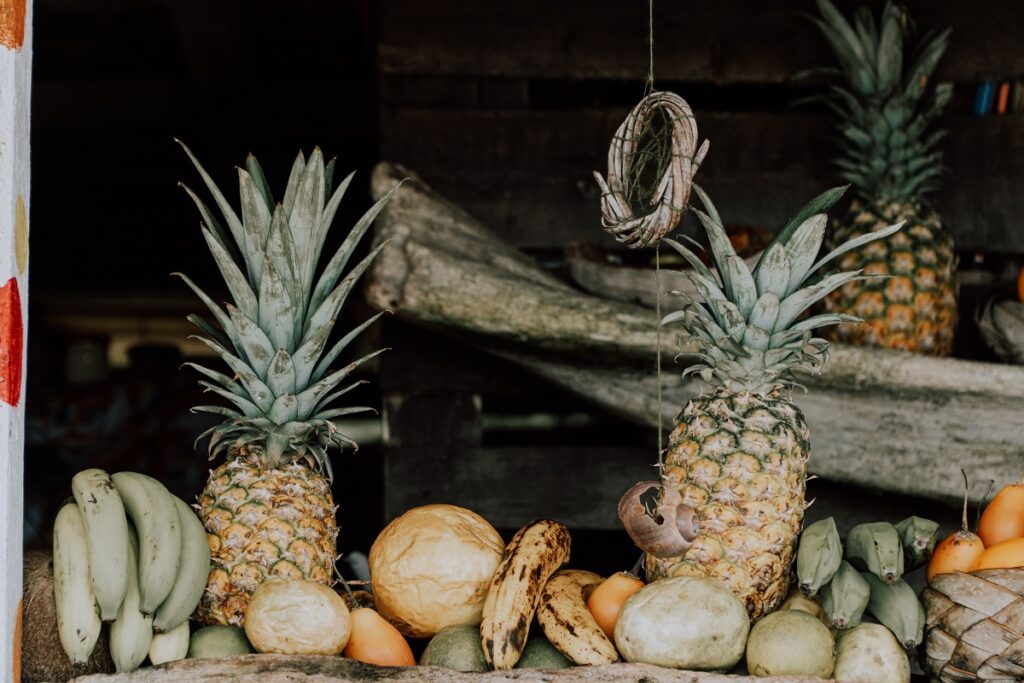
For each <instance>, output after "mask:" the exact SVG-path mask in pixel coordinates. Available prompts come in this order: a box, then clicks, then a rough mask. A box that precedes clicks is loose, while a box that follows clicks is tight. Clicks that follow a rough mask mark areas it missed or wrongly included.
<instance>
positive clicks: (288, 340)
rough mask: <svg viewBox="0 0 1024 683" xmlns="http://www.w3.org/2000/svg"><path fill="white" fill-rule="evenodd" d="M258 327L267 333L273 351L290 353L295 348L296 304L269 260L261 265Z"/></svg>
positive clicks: (275, 267)
mask: <svg viewBox="0 0 1024 683" xmlns="http://www.w3.org/2000/svg"><path fill="white" fill-rule="evenodd" d="M259 310H260V312H259V326H260V327H262V328H263V329H264V330H266V331H267V335H268V336H269V337H270V340H271V343H272V344H273V346H274V348H275V349H285V350H287V351H292V350H293V349H294V348H295V346H294V344H295V321H294V319H293V318H292V316H293V315H298V311H296V304H293V303H292V301H291V299H290V298H289V296H288V289H287V287H286V286H285V283H284V279H283V278H282V277H281V274H280V272H279V271H278V270H277V266H276V265H275V264H274V262H273V261H271V260H270V258H269V257H268V258H266V260H265V261H264V264H263V283H262V285H261V286H260V306H259Z"/></svg>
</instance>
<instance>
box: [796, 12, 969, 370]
mask: <svg viewBox="0 0 1024 683" xmlns="http://www.w3.org/2000/svg"><path fill="white" fill-rule="evenodd" d="M817 3H818V9H819V10H820V12H821V18H817V17H813V21H814V22H815V23H816V24H817V25H818V27H819V28H820V29H821V32H822V33H823V34H824V35H825V38H826V39H827V40H828V43H829V45H830V46H831V47H832V49H833V51H834V52H835V54H836V57H837V59H838V61H839V66H840V68H839V69H829V70H827V71H828V72H830V73H832V74H833V75H835V76H837V77H840V78H841V80H842V81H843V83H842V84H841V85H832V86H831V87H830V88H829V90H828V92H827V93H826V94H825V95H824V97H823V99H824V101H825V102H826V103H827V104H828V105H829V107H830V108H831V109H832V110H833V111H834V112H835V113H836V115H837V117H838V120H839V130H840V132H841V133H842V149H841V150H840V153H839V156H838V158H837V159H836V164H837V165H838V166H839V169H840V175H841V176H842V177H843V178H845V179H846V180H848V181H849V182H850V183H851V184H852V185H853V188H854V190H855V192H856V194H857V198H856V199H855V201H854V202H853V203H852V205H851V206H850V209H849V211H848V212H847V214H846V216H845V217H844V218H843V219H842V220H840V221H837V223H836V227H835V232H834V235H833V240H834V242H835V243H842V242H844V241H845V240H847V239H850V238H852V237H856V236H857V235H861V234H864V233H865V232H870V231H872V230H876V229H878V228H879V227H880V226H883V225H888V224H889V223H893V222H895V221H899V220H902V221H906V223H907V225H906V227H905V228H904V229H903V230H901V231H900V232H899V233H898V234H896V235H893V236H892V237H891V238H889V239H888V240H885V241H878V242H874V243H872V244H869V245H866V246H865V247H863V248H862V249H858V250H855V251H852V252H850V253H848V254H847V255H846V256H845V257H844V258H843V260H842V261H841V262H840V263H839V267H840V268H842V269H844V270H851V269H863V270H864V272H865V273H868V274H872V275H888V276H889V277H888V278H885V279H873V280H870V281H866V282H857V283H850V284H848V285H847V286H845V287H842V288H840V289H838V290H836V291H835V292H834V293H833V294H831V295H830V296H829V297H827V298H826V299H825V308H826V310H829V311H834V312H845V313H851V314H853V315H856V316H857V317H859V318H861V319H863V320H864V321H865V324H861V325H842V326H840V327H839V328H837V329H836V330H835V333H834V338H835V339H836V340H838V341H844V342H848V343H851V344H858V345H867V346H878V347H884V348H890V349H901V350H906V351H916V352H920V353H926V354H931V355H937V356H945V355H949V354H950V353H951V352H952V349H953V332H954V330H955V328H956V322H957V309H956V293H955V289H956V283H955V278H956V273H955V270H956V261H955V255H954V251H953V237H952V235H951V234H950V233H949V232H948V231H947V230H946V229H945V228H944V227H943V225H942V221H941V219H940V217H939V216H938V214H936V213H935V211H933V210H932V209H931V208H930V207H929V206H928V204H927V203H926V202H925V201H924V195H925V194H927V193H928V192H929V191H931V190H934V189H935V188H936V187H937V183H938V179H939V177H940V175H941V174H942V152H941V150H940V149H939V144H940V142H941V140H942V138H943V137H944V135H945V131H942V130H930V124H931V123H932V122H933V121H934V119H935V118H936V117H938V116H939V115H940V114H941V113H942V110H943V109H944V108H945V106H946V104H947V103H948V102H949V100H950V98H951V97H952V86H950V85H948V84H940V85H937V86H934V87H932V85H931V83H930V78H931V74H932V71H933V70H934V69H935V66H936V64H938V62H939V59H940V58H941V57H942V53H943V52H944V51H945V49H946V47H947V45H948V43H949V33H950V31H949V29H946V30H945V31H941V32H939V33H929V34H927V35H925V36H923V37H922V38H921V40H920V41H919V42H918V44H917V46H916V47H915V49H914V50H913V52H912V53H911V54H909V55H907V60H906V62H905V61H904V39H905V35H906V34H908V33H909V31H908V21H907V16H906V14H905V13H904V12H903V11H902V10H901V9H900V8H899V7H898V6H897V5H895V4H893V3H892V2H891V1H887V2H886V3H885V7H884V8H883V10H882V16H881V22H880V24H879V25H878V26H876V24H875V21H874V18H873V17H872V15H871V12H870V11H869V10H868V9H867V8H864V7H862V8H860V9H858V10H857V12H856V14H855V15H854V21H853V24H852V25H851V24H850V23H849V22H848V21H847V20H846V19H845V18H844V17H843V15H842V14H841V13H840V12H839V11H838V10H837V9H836V8H835V6H834V5H833V4H832V3H831V2H830V1H829V0H817Z"/></svg>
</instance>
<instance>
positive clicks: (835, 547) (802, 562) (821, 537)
mask: <svg viewBox="0 0 1024 683" xmlns="http://www.w3.org/2000/svg"><path fill="white" fill-rule="evenodd" d="M842 561H843V542H842V541H841V540H840V539H839V530H838V529H836V522H835V520H834V519H832V518H831V517H827V518H825V519H822V520H820V521H817V522H815V523H814V524H811V525H810V526H808V527H807V528H806V529H804V531H803V533H802V534H800V548H799V549H798V550H797V553H796V577H797V581H798V582H799V586H800V592H801V593H803V594H804V595H814V594H815V593H817V592H818V589H819V588H821V587H822V586H824V585H825V584H826V583H828V581H829V579H831V578H832V575H833V574H835V573H836V570H837V569H839V563H840V562H842Z"/></svg>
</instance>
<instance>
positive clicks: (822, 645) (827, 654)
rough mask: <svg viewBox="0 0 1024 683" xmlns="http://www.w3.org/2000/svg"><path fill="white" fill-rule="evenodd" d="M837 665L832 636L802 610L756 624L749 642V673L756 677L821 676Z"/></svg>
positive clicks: (772, 615)
mask: <svg viewBox="0 0 1024 683" xmlns="http://www.w3.org/2000/svg"><path fill="white" fill-rule="evenodd" d="M834 665H835V641H834V640H833V638H832V632H831V631H829V630H828V627H827V626H825V624H823V623H821V621H819V620H818V619H817V618H816V617H814V616H813V615H811V614H808V613H807V612H803V611H801V610H794V609H787V610H780V611H778V612H773V613H772V614H769V615H768V616H766V617H764V618H763V619H761V620H760V621H759V622H757V623H756V624H754V628H752V629H751V630H750V638H749V639H748V640H747V670H748V671H750V674H751V675H752V676H786V675H791V676H800V675H802V676H820V677H821V678H828V677H829V676H831V675H832V668H833V667H834Z"/></svg>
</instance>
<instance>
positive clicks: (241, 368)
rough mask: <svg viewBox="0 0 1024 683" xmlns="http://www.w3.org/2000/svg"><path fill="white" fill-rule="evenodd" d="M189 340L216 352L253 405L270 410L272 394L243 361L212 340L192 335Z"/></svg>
mask: <svg viewBox="0 0 1024 683" xmlns="http://www.w3.org/2000/svg"><path fill="white" fill-rule="evenodd" d="M189 339H196V340H198V341H200V342H202V343H203V344H206V346H208V347H210V348H211V349H213V350H214V351H216V352H217V354H218V355H219V356H220V357H221V358H222V359H223V360H224V362H225V363H227V364H228V367H230V368H231V369H232V370H234V372H235V376H236V377H237V378H238V381H239V382H240V383H241V384H242V386H243V387H245V390H246V391H247V392H248V393H249V398H251V399H252V400H253V403H255V404H256V405H258V406H259V407H260V409H261V410H264V411H266V410H269V409H270V406H271V404H272V403H273V400H274V397H273V394H271V392H270V389H269V388H268V387H267V385H266V384H264V382H263V380H261V379H260V378H259V377H257V376H256V373H254V372H253V370H252V368H250V367H249V365H248V364H246V363H245V361H243V360H242V359H241V358H239V357H238V356H236V355H235V354H233V353H231V352H230V351H228V350H227V349H225V348H224V347H223V346H221V345H220V344H218V343H217V342H215V341H213V340H212V339H207V338H206V337H200V336H199V335H193V336H191V337H189Z"/></svg>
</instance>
